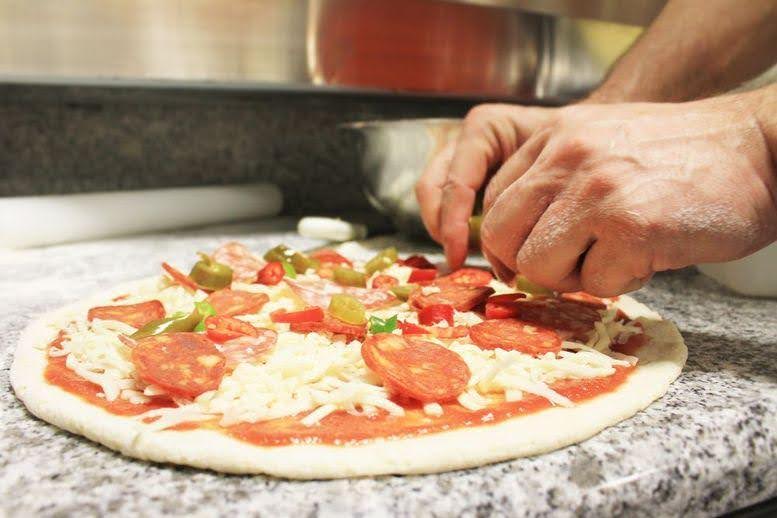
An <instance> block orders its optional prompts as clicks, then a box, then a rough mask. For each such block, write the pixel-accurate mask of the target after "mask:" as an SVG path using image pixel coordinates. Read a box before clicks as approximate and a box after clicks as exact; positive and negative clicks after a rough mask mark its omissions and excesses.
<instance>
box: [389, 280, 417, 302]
mask: <svg viewBox="0 0 777 518" xmlns="http://www.w3.org/2000/svg"><path fill="white" fill-rule="evenodd" d="M416 288H418V284H400V285H399V286H392V287H391V288H390V289H391V293H393V294H394V296H395V297H396V298H398V299H399V300H403V301H404V300H407V299H408V298H409V297H410V294H411V293H413V290H415V289H416Z"/></svg>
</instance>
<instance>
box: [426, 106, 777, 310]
mask: <svg viewBox="0 0 777 518" xmlns="http://www.w3.org/2000/svg"><path fill="white" fill-rule="evenodd" d="M742 99H743V97H738V96H730V97H723V98H715V99H709V100H705V101H699V102H693V103H685V104H615V105H577V106H571V107H567V108H563V109H559V110H556V112H555V113H553V115H552V117H551V118H549V119H548V120H546V122H545V124H543V125H542V127H541V129H539V130H536V131H534V133H532V135H531V137H529V138H528V140H526V141H525V143H522V145H520V144H518V146H520V147H517V146H512V145H513V144H515V143H516V142H518V140H513V141H510V142H508V143H509V144H510V145H511V146H510V147H502V148H500V147H498V146H494V145H492V146H491V147H488V146H486V145H485V144H484V142H488V143H490V144H493V142H501V141H500V140H499V139H498V138H497V139H495V140H489V138H488V137H484V136H481V137H479V138H478V137H476V136H472V135H471V134H470V135H464V137H465V139H464V140H462V139H460V142H471V144H469V146H468V149H467V152H466V153H461V152H459V150H458V149H457V150H456V151H455V152H454V154H453V161H452V162H451V165H450V171H451V172H450V175H449V177H448V184H446V187H445V188H444V189H443V190H444V195H443V197H442V198H443V199H442V204H441V205H442V206H441V208H440V211H439V212H440V219H439V220H438V221H437V222H434V220H433V218H430V219H427V218H429V216H428V210H429V207H427V218H425V221H427V225H429V223H428V221H429V220H431V221H433V222H434V224H433V225H430V230H431V229H432V228H434V229H435V231H436V232H438V236H439V237H441V238H442V241H443V243H444V244H445V246H446V251H447V252H449V260H450V259H453V260H454V261H458V260H459V258H460V252H459V250H458V246H459V245H458V241H456V242H455V243H454V237H455V236H454V234H457V233H458V232H460V230H459V229H460V226H461V222H462V219H463V220H464V221H465V222H466V218H465V217H464V216H465V212H466V211H467V210H469V207H470V206H471V200H472V199H474V190H475V189H476V188H477V186H478V185H479V183H478V182H480V183H482V181H483V180H482V178H485V175H486V170H487V169H488V167H490V166H492V165H493V164H494V163H495V162H494V161H492V159H493V157H494V156H495V155H496V153H495V152H494V149H501V150H508V151H512V153H502V154H501V156H500V158H502V159H504V158H505V157H506V156H509V159H507V160H506V161H505V162H504V163H503V165H502V167H501V168H500V169H499V170H498V172H497V173H496V174H495V175H494V177H493V178H492V179H491V180H490V182H489V184H488V187H487V189H486V193H485V199H484V214H485V215H484V219H483V224H482V227H481V240H482V245H483V250H484V253H485V254H486V256H487V257H488V258H489V260H490V261H491V262H492V264H494V266H495V269H496V271H497V273H498V274H499V275H500V276H502V277H506V276H508V275H509V274H511V273H512V272H516V271H520V272H521V273H522V274H524V275H526V276H527V277H528V278H529V279H530V280H532V281H534V282H536V283H538V284H541V285H544V286H547V287H550V288H553V289H555V290H558V291H577V290H580V289H583V290H585V291H587V292H589V293H592V294H594V295H599V296H612V295H617V294H621V293H624V292H627V291H631V290H633V289H637V288H639V287H640V286H641V285H642V284H643V283H644V282H645V281H646V280H647V279H649V278H650V276H651V275H652V274H653V273H654V272H657V271H661V270H667V269H674V268H680V267H684V266H687V265H691V264H695V263H699V262H716V261H726V260H731V259H736V258H739V257H743V256H745V255H747V254H749V253H751V252H753V251H755V250H757V249H759V248H761V247H763V246H765V245H767V244H768V243H770V242H771V241H773V240H774V239H775V238H777V206H776V203H775V200H777V178H776V175H775V171H774V164H773V163H772V159H771V156H770V153H769V149H768V147H767V145H766V143H765V140H764V136H763V134H762V133H761V131H760V129H759V125H758V122H757V121H756V119H755V117H754V116H753V115H752V111H751V110H750V108H749V106H748V105H747V103H746V102H745V101H743V100H742ZM480 127H481V128H493V127H499V126H495V125H491V124H489V122H488V121H482V122H481V123H480ZM481 132H483V133H484V134H485V135H487V136H492V135H494V134H495V133H496V132H494V131H491V132H490V133H489V130H488V129H486V130H483V129H481ZM515 149H517V151H515ZM459 161H460V162H459ZM461 200H464V202H467V203H462V201H461ZM422 203H424V201H423V200H422ZM457 203H459V204H460V205H461V206H455V205H452V204H457ZM466 215H467V216H468V214H466ZM451 227H453V228H454V229H455V230H452V229H451ZM452 247H456V248H455V249H454V253H453V254H451V253H450V250H451V249H452Z"/></svg>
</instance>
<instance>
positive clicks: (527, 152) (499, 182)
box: [483, 130, 551, 214]
mask: <svg viewBox="0 0 777 518" xmlns="http://www.w3.org/2000/svg"><path fill="white" fill-rule="evenodd" d="M550 134H551V132H550V130H542V131H538V132H537V133H535V134H534V135H533V136H531V137H529V139H528V140H527V141H526V143H524V145H522V146H521V147H520V148H519V149H518V151H516V152H515V153H514V154H513V155H512V156H511V157H510V158H509V159H508V160H507V161H506V162H505V163H504V164H503V165H502V167H500V168H499V170H498V171H497V172H496V174H494V176H493V177H492V178H491V179H490V180H489V181H488V185H487V186H486V192H485V195H484V197H483V214H486V213H487V212H488V211H489V210H490V209H491V207H492V206H493V205H494V202H495V201H496V199H497V197H498V196H499V195H500V194H501V193H502V192H504V190H505V189H507V188H508V187H509V186H510V185H512V184H513V182H515V181H516V180H518V179H519V178H521V176H523V175H524V174H525V173H526V171H528V170H529V168H530V167H531V166H532V165H533V164H534V162H535V161H536V160H537V157H539V155H540V153H541V152H542V150H543V149H544V148H545V144H547V142H548V139H549V138H550Z"/></svg>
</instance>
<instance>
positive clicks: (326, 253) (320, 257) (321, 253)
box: [310, 248, 353, 266]
mask: <svg viewBox="0 0 777 518" xmlns="http://www.w3.org/2000/svg"><path fill="white" fill-rule="evenodd" d="M310 257H312V258H313V259H316V260H317V261H319V262H320V263H321V264H327V265H340V264H345V265H348V266H353V263H352V262H351V261H350V260H349V259H348V258H347V257H344V256H342V255H340V254H338V253H337V252H335V251H334V250H332V249H331V248H322V249H321V250H316V251H315V252H311V253H310Z"/></svg>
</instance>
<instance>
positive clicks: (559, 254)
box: [516, 198, 594, 292]
mask: <svg viewBox="0 0 777 518" xmlns="http://www.w3.org/2000/svg"><path fill="white" fill-rule="evenodd" d="M587 212H588V211H587V210H586V208H585V207H582V206H581V205H580V204H578V203H576V202H572V201H567V200H562V199H558V198H557V199H556V201H554V202H553V203H552V204H551V205H550V206H549V207H548V209H547V210H546V211H545V212H544V213H543V214H542V216H541V217H540V219H539V220H538V221H537V224H536V225H534V228H532V230H531V232H530V233H529V235H528V237H527V238H526V240H525V241H524V243H523V246H521V248H520V250H518V254H517V256H516V267H517V268H518V270H519V271H520V272H521V273H522V274H523V275H525V276H526V277H528V279H529V280H530V281H532V282H536V283H537V284H539V285H541V286H546V287H548V288H551V289H553V290H556V291H560V292H568V291H577V290H579V289H580V276H579V272H578V271H577V269H578V264H579V263H580V259H581V257H582V256H583V254H585V253H586V250H588V247H589V246H590V245H591V243H592V242H593V241H594V236H593V233H592V230H591V229H592V227H591V224H590V221H589V216H588V215H587Z"/></svg>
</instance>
